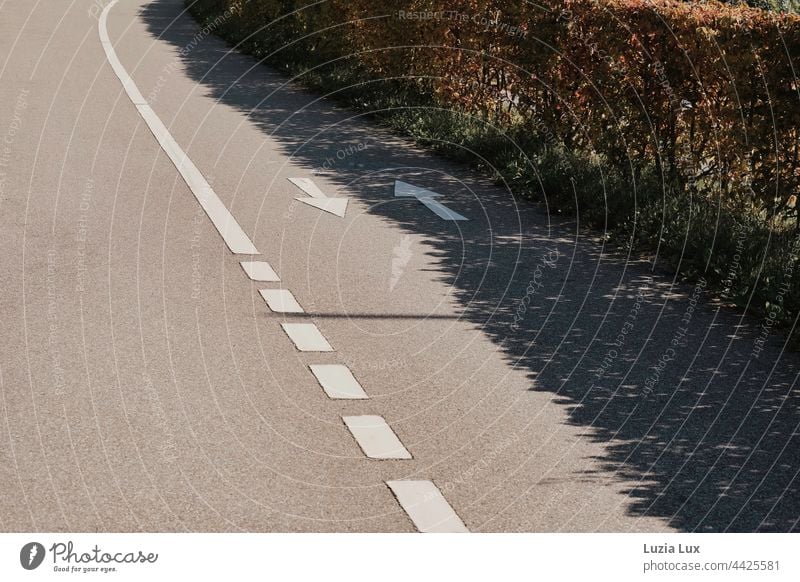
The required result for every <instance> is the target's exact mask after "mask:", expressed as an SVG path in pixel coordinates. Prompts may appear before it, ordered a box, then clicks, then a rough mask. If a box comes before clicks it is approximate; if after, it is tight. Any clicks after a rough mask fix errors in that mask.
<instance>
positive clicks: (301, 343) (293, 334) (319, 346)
mask: <svg viewBox="0 0 800 582" xmlns="http://www.w3.org/2000/svg"><path fill="white" fill-rule="evenodd" d="M281 327H282V328H283V331H285V332H286V335H288V336H289V339H290V340H292V343H294V345H295V347H296V348H297V349H298V350H300V351H301V352H332V351H333V348H332V347H331V344H329V343H328V340H326V339H325V336H324V335H322V332H320V331H319V328H318V327H317V326H316V325H314V324H313V323H282V324H281Z"/></svg>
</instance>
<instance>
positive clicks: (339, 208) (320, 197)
mask: <svg viewBox="0 0 800 582" xmlns="http://www.w3.org/2000/svg"><path fill="white" fill-rule="evenodd" d="M289 181H290V182H291V183H292V184H294V185H295V186H297V187H298V188H300V189H301V190H302V191H303V192H305V193H306V194H308V195H309V196H311V198H295V200H298V201H300V202H302V203H304V204H308V205H309V206H313V207H314V208H319V209H320V210H324V211H325V212H330V213H331V214H335V215H336V216H338V217H340V218H344V215H345V212H346V211H347V200H348V199H347V198H328V197H327V196H325V193H324V192H323V191H322V190H320V189H319V188H318V187H317V185H316V184H315V183H314V180H312V179H311V178H289Z"/></svg>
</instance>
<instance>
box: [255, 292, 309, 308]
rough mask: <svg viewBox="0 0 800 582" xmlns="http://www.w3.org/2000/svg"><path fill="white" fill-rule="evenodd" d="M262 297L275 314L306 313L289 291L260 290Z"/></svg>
mask: <svg viewBox="0 0 800 582" xmlns="http://www.w3.org/2000/svg"><path fill="white" fill-rule="evenodd" d="M258 292H259V293H261V297H263V298H264V301H266V303H267V307H269V308H270V309H271V310H272V311H274V312H275V313H305V312H304V311H303V308H302V307H300V304H299V303H298V302H297V299H295V298H294V295H292V292H291V291H289V290H288V289H260V290H259V291H258Z"/></svg>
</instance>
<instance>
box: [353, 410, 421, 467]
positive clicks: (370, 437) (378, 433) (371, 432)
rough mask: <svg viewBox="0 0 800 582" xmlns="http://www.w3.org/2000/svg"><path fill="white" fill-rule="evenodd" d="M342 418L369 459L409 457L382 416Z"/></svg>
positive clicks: (409, 454)
mask: <svg viewBox="0 0 800 582" xmlns="http://www.w3.org/2000/svg"><path fill="white" fill-rule="evenodd" d="M342 420H344V423H345V424H346V425H347V428H349V429H350V432H351V433H352V434H353V438H355V439H356V442H357V443H358V446H360V447H361V450H362V451H364V454H365V455H366V456H368V457H369V458H370V459H410V458H411V453H409V452H408V451H407V450H406V448H405V447H404V446H403V443H401V442H400V439H399V438H397V435H396V434H394V431H393V430H392V429H391V427H390V426H389V425H388V424H386V421H385V420H384V419H383V417H382V416H343V417H342Z"/></svg>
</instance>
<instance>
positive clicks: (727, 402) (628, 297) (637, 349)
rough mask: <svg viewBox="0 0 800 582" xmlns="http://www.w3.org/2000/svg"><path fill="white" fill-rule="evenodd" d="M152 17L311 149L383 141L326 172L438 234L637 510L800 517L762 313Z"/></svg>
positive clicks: (451, 278) (503, 336) (280, 140)
mask: <svg viewBox="0 0 800 582" xmlns="http://www.w3.org/2000/svg"><path fill="white" fill-rule="evenodd" d="M141 18H142V19H143V20H144V22H145V24H146V26H147V28H148V30H149V32H150V34H152V35H153V37H155V38H157V39H160V40H161V41H163V42H167V43H170V44H172V45H174V46H175V47H177V48H178V49H181V48H183V47H186V46H188V45H190V43H192V47H193V48H192V50H191V51H186V53H185V54H184V55H182V57H181V59H182V66H183V67H185V69H186V72H187V74H188V75H189V76H190V78H191V79H193V80H194V81H195V82H196V83H197V84H198V85H200V86H201V87H202V88H203V89H204V91H206V92H207V94H208V95H209V96H210V97H212V98H214V99H216V100H217V101H218V102H219V103H220V104H223V105H225V106H228V107H232V108H234V109H236V110H239V111H241V112H243V113H245V114H246V115H247V116H248V118H249V120H250V122H251V123H252V124H253V125H255V126H256V127H258V128H260V129H261V130H262V131H263V132H264V134H265V135H266V136H268V137H269V139H271V140H274V141H275V142H277V144H279V146H280V148H281V149H282V151H283V153H285V154H286V155H287V156H291V158H292V159H293V161H294V163H296V164H300V165H302V166H305V167H307V168H308V169H309V170H314V169H319V168H322V167H326V161H329V160H330V159H331V153H332V152H336V151H338V150H340V149H341V148H342V147H343V145H347V144H363V143H369V144H370V145H369V147H368V148H365V149H363V151H359V152H358V155H357V156H352V157H347V159H344V160H342V161H341V162H338V161H337V163H336V164H335V167H334V168H332V171H330V172H328V173H326V178H327V179H329V180H332V181H334V182H336V183H338V184H340V185H341V186H342V187H346V188H347V191H348V195H350V196H352V197H355V198H357V199H358V200H360V201H361V202H363V203H364V204H365V206H367V207H368V208H369V212H370V213H372V214H376V215H379V216H381V217H382V218H383V219H384V220H387V221H389V222H391V223H392V224H394V225H396V226H397V227H398V228H401V229H403V230H404V231H405V232H408V233H416V234H418V235H423V236H424V237H425V238H426V240H427V241H428V243H427V244H428V245H430V252H431V253H432V254H433V255H434V256H435V257H436V258H437V260H438V265H439V272H438V273H437V276H438V277H439V278H440V279H441V280H442V281H444V282H446V284H448V285H449V286H451V288H452V289H453V290H454V296H453V297H454V299H455V300H457V301H458V303H459V307H460V308H461V309H462V310H463V311H462V318H464V319H466V320H468V321H469V322H471V323H472V324H474V325H476V326H479V327H480V328H481V329H482V330H483V332H484V333H485V334H486V335H487V336H488V337H489V338H491V339H492V341H494V342H496V343H497V344H499V345H500V346H501V348H502V352H503V354H504V357H505V358H506V359H507V361H508V363H509V365H512V366H515V367H517V368H520V369H523V370H525V371H527V372H528V373H529V376H530V380H531V388H530V389H531V390H535V391H550V392H552V393H553V394H554V395H555V397H556V399H557V400H556V401H557V402H558V403H559V404H561V405H563V406H564V407H566V409H567V411H568V419H569V422H570V423H571V424H573V425H575V426H577V427H583V428H585V429H587V430H586V431H585V432H586V434H587V435H589V436H588V438H592V439H595V440H596V441H598V442H601V443H603V444H604V450H605V451H606V454H604V455H603V457H602V458H600V459H597V461H598V462H599V464H600V467H601V468H602V471H603V472H605V474H606V475H605V476H603V477H609V476H610V478H614V479H617V480H620V481H622V482H623V483H625V484H626V486H627V493H628V495H629V507H628V511H629V512H630V513H631V514H632V515H635V516H644V515H649V516H656V517H662V518H665V519H667V520H668V522H669V524H670V526H672V527H674V528H676V529H678V530H681V531H703V532H720V531H738V532H753V531H781V532H788V531H797V530H798V529H800V526H799V525H798V521H799V520H800V485H799V481H798V472H800V446H798V445H800V431H799V430H798V426H799V425H800V390H798V386H797V379H798V374H800V357H798V354H796V353H789V352H786V351H784V346H783V340H782V339H781V338H779V337H770V338H769V339H768V341H767V342H766V345H765V347H764V349H763V351H762V352H761V354H760V357H758V358H754V357H753V355H752V351H753V346H754V342H755V341H756V339H757V338H758V337H759V334H760V333H761V322H760V321H758V320H755V319H752V318H749V317H747V316H741V315H740V314H737V313H734V312H732V311H730V310H727V309H726V308H722V307H718V306H716V305H715V304H711V303H709V302H708V301H707V297H706V295H705V294H704V293H703V290H702V289H701V288H694V289H693V288H692V287H691V286H686V285H682V284H677V283H676V282H675V281H674V280H673V279H671V278H670V277H669V276H668V275H667V274H665V273H659V272H653V269H652V268H651V265H650V263H648V262H646V261H644V260H641V259H631V258H630V257H625V256H624V254H622V253H620V252H617V251H610V250H609V249H607V248H605V247H604V246H603V244H602V242H601V241H599V240H596V239H593V237H592V236H591V235H587V234H586V233H584V232H582V231H581V230H580V229H579V228H578V227H577V225H576V224H575V222H574V221H571V220H565V219H558V221H556V220H555V219H553V218H552V217H550V216H548V215H547V214H546V213H543V212H542V211H541V210H540V209H538V208H537V207H535V206H534V205H533V204H531V203H529V202H524V201H523V202H518V201H516V200H515V199H514V198H513V196H511V195H510V194H509V193H508V192H507V191H504V190H503V189H502V188H499V187H497V186H495V185H493V184H490V183H488V182H487V181H486V180H482V179H476V178H475V176H474V175H473V174H472V173H470V172H469V171H467V170H465V168H464V167H463V166H459V165H456V164H453V163H450V162H448V161H447V160H442V159H438V158H435V157H433V156H431V155H429V154H426V153H424V152H421V151H419V150H418V149H416V148H414V147H411V146H410V145H409V144H407V143H405V142H404V141H403V140H400V139H397V138H394V137H392V136H389V135H388V133H386V132H383V131H376V130H375V127H374V125H371V124H370V122H369V120H368V119H364V118H363V117H362V116H361V115H359V114H354V113H352V112H347V111H343V110H342V109H341V108H338V107H335V106H334V105H333V104H332V102H330V101H327V100H325V99H319V98H318V97H316V96H313V95H311V94H309V93H307V92H304V91H302V90H298V89H297V88H296V87H294V86H292V85H291V84H287V83H286V79H285V78H284V77H282V76H281V75H279V74H277V73H275V72H273V71H272V70H271V69H270V68H268V67H266V66H257V65H256V61H255V60H254V59H252V58H250V57H248V56H244V55H239V54H236V53H233V52H231V50H230V48H229V47H228V46H227V45H226V44H225V43H224V42H223V41H221V40H220V39H218V38H214V37H209V38H204V39H203V40H202V41H201V42H197V40H196V36H197V33H198V30H199V29H198V26H197V24H196V23H195V22H194V20H193V19H192V18H191V16H189V15H188V14H186V13H183V6H182V2H181V1H180V0H155V1H153V2H151V3H149V4H147V5H146V6H145V7H144V8H143V9H142V12H141ZM328 166H330V163H329V164H328ZM364 176H369V179H368V180H366V179H364ZM454 176H461V177H462V178H463V181H461V180H456V179H455V178H454ZM395 178H399V179H403V180H405V181H410V182H413V183H414V184H417V185H419V186H422V187H426V188H430V189H434V190H437V191H439V192H444V193H446V194H447V198H448V200H450V201H453V202H454V203H455V204H456V205H457V208H458V211H459V212H460V213H463V214H466V215H468V216H471V217H480V219H474V220H470V221H469V222H461V223H458V226H457V227H454V226H453V224H452V223H446V222H445V221H442V220H439V219H438V218H436V217H435V216H433V215H432V214H430V213H419V212H417V211H416V210H415V209H413V208H412V207H411V206H410V205H407V204H388V203H386V202H387V196H391V194H387V193H390V191H391V185H392V183H393V181H394V179H395ZM467 185H468V186H469V187H467ZM553 253H555V255H554V254H553ZM553 256H557V257H558V261H557V265H555V266H554V267H549V266H545V267H544V276H540V277H538V278H537V276H536V271H535V269H536V267H537V266H540V269H541V265H547V263H548V261H549V260H550V259H552V257H553ZM521 306H524V307H521ZM637 306H638V307H637ZM683 330H685V331H683ZM659 362H661V364H660V363H659ZM600 478H601V476H599V475H597V474H591V475H590V474H586V475H578V476H576V479H582V480H585V481H587V482H596V481H597V480H598V479H600Z"/></svg>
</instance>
